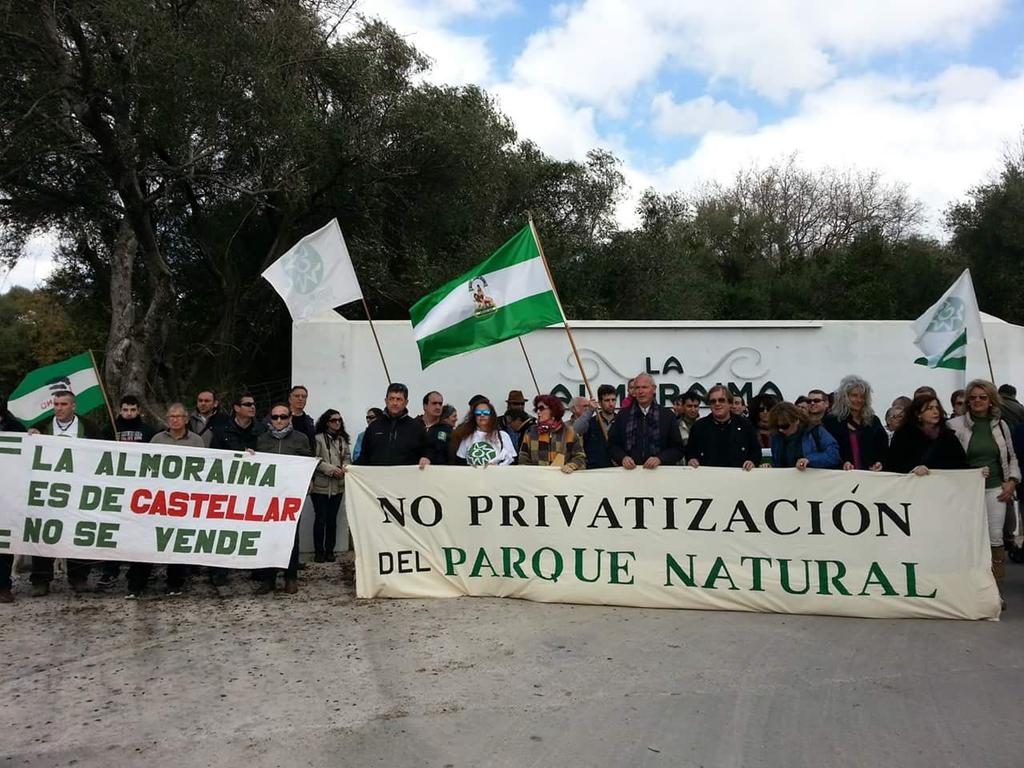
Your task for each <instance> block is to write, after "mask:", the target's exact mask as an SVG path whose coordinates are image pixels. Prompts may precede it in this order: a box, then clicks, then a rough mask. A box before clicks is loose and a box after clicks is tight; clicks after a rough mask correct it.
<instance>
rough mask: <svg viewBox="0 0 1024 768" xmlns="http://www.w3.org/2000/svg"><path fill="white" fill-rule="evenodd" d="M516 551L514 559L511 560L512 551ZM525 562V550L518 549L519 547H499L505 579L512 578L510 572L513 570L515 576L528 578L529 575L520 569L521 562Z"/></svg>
mask: <svg viewBox="0 0 1024 768" xmlns="http://www.w3.org/2000/svg"><path fill="white" fill-rule="evenodd" d="M513 552H515V553H516V559H515V560H514V561H513V560H512V553H513ZM525 562H526V550H525V549H520V548H519V547H502V548H501V565H502V573H501V575H502V576H504V577H505V578H506V579H511V578H512V572H513V571H515V574H516V577H517V578H520V579H528V578H529V576H527V575H526V573H525V572H524V571H523V569H522V565H523V563H525Z"/></svg>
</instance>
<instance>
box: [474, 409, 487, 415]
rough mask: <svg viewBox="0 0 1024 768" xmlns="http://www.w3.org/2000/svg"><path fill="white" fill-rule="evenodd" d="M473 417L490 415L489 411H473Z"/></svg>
mask: <svg viewBox="0 0 1024 768" xmlns="http://www.w3.org/2000/svg"><path fill="white" fill-rule="evenodd" d="M473 415H474V416H490V415H491V411H486V410H484V411H473Z"/></svg>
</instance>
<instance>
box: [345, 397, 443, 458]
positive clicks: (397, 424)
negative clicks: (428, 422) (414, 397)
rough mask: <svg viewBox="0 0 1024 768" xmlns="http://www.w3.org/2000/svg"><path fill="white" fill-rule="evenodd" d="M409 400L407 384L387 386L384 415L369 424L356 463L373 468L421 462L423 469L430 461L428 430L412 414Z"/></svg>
mask: <svg viewBox="0 0 1024 768" xmlns="http://www.w3.org/2000/svg"><path fill="white" fill-rule="evenodd" d="M408 403H409V388H408V387H406V386H405V384H397V383H396V384H391V386H389V387H388V393H387V398H386V400H385V409H384V418H382V419H377V420H376V421H374V422H373V423H372V424H368V425H367V427H366V432H365V434H364V435H363V445H362V450H361V451H360V453H359V460H358V461H357V462H356V464H361V465H364V466H371V467H394V466H401V465H408V464H419V467H420V469H423V468H424V467H426V466H428V465H429V464H430V459H429V458H428V456H429V455H430V448H429V446H428V445H427V433H426V430H424V429H423V424H421V423H420V422H418V421H416V419H414V418H412V417H411V416H410V415H409V411H408V409H407V408H406V405H408Z"/></svg>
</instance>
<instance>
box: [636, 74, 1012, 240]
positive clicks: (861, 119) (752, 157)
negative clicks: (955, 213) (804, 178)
mask: <svg viewBox="0 0 1024 768" xmlns="http://www.w3.org/2000/svg"><path fill="white" fill-rule="evenodd" d="M1021 126H1024V74H1017V75H1016V76H1013V77H1009V78H1005V79H1004V78H1000V77H999V75H998V74H997V73H995V72H993V71H991V70H986V69H980V68H964V67H950V68H948V69H947V70H945V71H944V72H943V73H942V74H940V75H939V76H938V77H936V78H934V79H932V80H928V81H924V82H913V81H908V80H900V79H894V78H886V77H882V76H877V75H873V76H863V77H857V78H847V79H843V80H839V81H837V82H835V83H833V84H832V85H830V86H828V87H826V88H824V89H821V90H819V91H816V92H814V93H811V94H808V95H807V96H805V97H804V98H803V100H802V102H801V104H800V108H799V110H798V111H797V114H795V115H794V116H792V117H790V118H787V119H785V120H782V121H780V122H778V123H774V124H771V125H764V126H762V127H761V128H759V129H758V130H757V131H755V132H753V133H750V134H746V135H738V134H724V133H713V134H708V135H706V136H705V137H704V138H703V139H702V140H701V141H700V143H699V144H698V146H697V148H696V149H695V151H694V152H693V153H692V154H691V155H690V156H689V157H687V158H684V159H682V160H680V161H678V162H676V163H674V164H672V165H670V166H668V167H666V168H663V169H661V170H659V171H657V172H655V173H653V174H652V175H653V176H654V178H655V179H656V184H655V186H656V188H658V189H659V190H662V191H666V192H667V191H672V190H678V189H683V190H688V189H692V188H693V187H694V186H695V185H696V184H698V183H699V182H700V181H704V180H709V179H717V180H728V179H730V178H731V177H732V176H733V174H734V173H735V172H736V171H737V170H739V169H741V168H743V167H746V166H750V165H752V164H754V165H764V164H766V163H769V162H772V161H775V160H778V159H780V158H783V157H785V156H787V155H788V154H790V153H792V152H794V151H795V152H798V153H799V157H800V162H801V163H802V164H804V165H807V166H810V167H823V166H832V167H859V168H863V169H872V170H879V171H881V172H882V173H883V174H884V175H885V178H886V179H887V180H888V181H890V182H906V183H907V184H908V186H909V188H910V192H911V194H913V195H914V196H916V197H918V198H920V199H921V200H922V201H923V202H924V203H925V204H926V206H927V207H928V212H929V214H930V218H931V229H932V231H933V232H935V233H938V232H939V231H940V227H939V219H940V214H941V212H942V210H943V209H944V208H945V206H946V205H947V204H948V203H949V202H951V201H953V200H955V199H958V198H959V197H961V196H962V195H963V194H964V193H966V192H967V190H968V189H970V187H972V186H973V185H975V184H978V183H979V182H981V181H982V180H984V179H985V178H986V177H987V176H988V174H989V172H990V171H991V170H992V169H993V168H995V167H996V166H998V164H999V162H1000V158H1001V156H1002V152H1003V150H1004V148H1005V147H1006V146H1007V145H1008V144H1009V143H1010V142H1012V141H1013V140H1014V139H1015V138H1016V137H1017V136H1018V135H1019V132H1020V130H1021Z"/></svg>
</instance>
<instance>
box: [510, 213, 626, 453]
mask: <svg viewBox="0 0 1024 768" xmlns="http://www.w3.org/2000/svg"><path fill="white" fill-rule="evenodd" d="M526 215H527V217H529V219H530V231H531V232H532V233H533V241H534V242H535V243H536V244H537V250H538V251H539V252H540V260H541V262H543V264H544V271H545V272H547V275H548V282H549V283H551V292H552V293H554V294H555V301H556V302H557V303H558V311H559V312H561V314H562V325H563V326H564V327H565V333H566V335H567V336H568V337H569V345H570V346H571V347H572V353H573V355H574V356H575V357H576V366H577V367H578V368H579V369H580V376H582V377H583V384H584V386H586V388H587V395H588V396H589V398H590V399H591V400H594V390H593V389H591V387H590V380H589V379H588V378H587V373H586V371H584V370H583V360H581V359H580V352H579V350H578V349H577V348H576V339H574V338H573V335H572V328H571V327H570V326H569V320H568V319H567V318H566V316H565V309H564V308H563V307H562V299H561V297H559V295H558V287H557V286H556V285H555V278H554V277H552V276H551V267H550V266H549V265H548V259H547V256H545V255H544V246H543V245H541V244H540V235H539V234H538V233H537V225H536V224H534V223H533V214H532V213H530V212H529V211H527V212H526ZM595 418H596V419H597V423H598V425H599V426H600V427H601V432H602V433H604V436H605V437H607V436H608V430H607V429H605V426H604V422H603V421H602V420H601V415H600V414H599V413H598V414H595Z"/></svg>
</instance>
